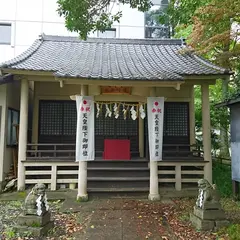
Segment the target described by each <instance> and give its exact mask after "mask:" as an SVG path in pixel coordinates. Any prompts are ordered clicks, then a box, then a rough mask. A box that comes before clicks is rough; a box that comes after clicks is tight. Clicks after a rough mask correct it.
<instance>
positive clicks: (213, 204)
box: [203, 202, 222, 210]
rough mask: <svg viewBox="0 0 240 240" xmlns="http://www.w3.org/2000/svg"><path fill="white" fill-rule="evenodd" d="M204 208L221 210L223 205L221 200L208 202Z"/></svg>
mask: <svg viewBox="0 0 240 240" xmlns="http://www.w3.org/2000/svg"><path fill="white" fill-rule="evenodd" d="M203 209H205V210H221V209H222V206H221V204H220V203H219V202H206V203H205V204H204V205H203Z"/></svg>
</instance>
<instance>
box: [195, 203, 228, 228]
mask: <svg viewBox="0 0 240 240" xmlns="http://www.w3.org/2000/svg"><path fill="white" fill-rule="evenodd" d="M225 219H226V216H225V213H224V211H223V210H222V209H201V208H198V207H196V206H195V207H194V211H193V214H190V220H191V222H192V224H193V225H194V227H196V228H197V229H199V230H203V231H208V230H217V229H219V228H221V227H225V226H227V225H228V224H229V222H228V221H227V220H225Z"/></svg>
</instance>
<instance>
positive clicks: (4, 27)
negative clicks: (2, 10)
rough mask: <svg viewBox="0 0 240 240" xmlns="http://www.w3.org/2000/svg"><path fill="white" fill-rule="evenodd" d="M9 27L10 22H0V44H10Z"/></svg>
mask: <svg viewBox="0 0 240 240" xmlns="http://www.w3.org/2000/svg"><path fill="white" fill-rule="evenodd" d="M11 28H12V25H11V24H10V23H0V44H6V45H10V44H11Z"/></svg>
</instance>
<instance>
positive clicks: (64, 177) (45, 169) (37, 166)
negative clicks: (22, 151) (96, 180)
mask: <svg viewBox="0 0 240 240" xmlns="http://www.w3.org/2000/svg"><path fill="white" fill-rule="evenodd" d="M24 167H25V175H26V180H25V184H28V185H34V184H36V183H44V184H46V185H48V186H49V188H50V189H51V190H52V191H54V190H56V189H57V188H58V187H57V185H58V184H66V185H68V186H67V187H69V184H76V183H77V181H78V162H48V161H47V162H36V161H29V162H28V161H24Z"/></svg>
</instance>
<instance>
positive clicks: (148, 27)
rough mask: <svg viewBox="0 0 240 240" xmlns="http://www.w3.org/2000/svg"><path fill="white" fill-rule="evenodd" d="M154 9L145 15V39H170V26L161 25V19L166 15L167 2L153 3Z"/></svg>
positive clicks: (157, 1) (156, 0)
mask: <svg viewBox="0 0 240 240" xmlns="http://www.w3.org/2000/svg"><path fill="white" fill-rule="evenodd" d="M153 4H154V5H153V6H152V8H151V9H150V10H149V11H148V12H146V13H145V38H170V26H169V24H168V23H166V24H161V23H160V20H159V18H160V17H161V16H163V15H164V14H165V10H166V8H167V6H168V1H167V0H162V1H161V0H155V1H153Z"/></svg>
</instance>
